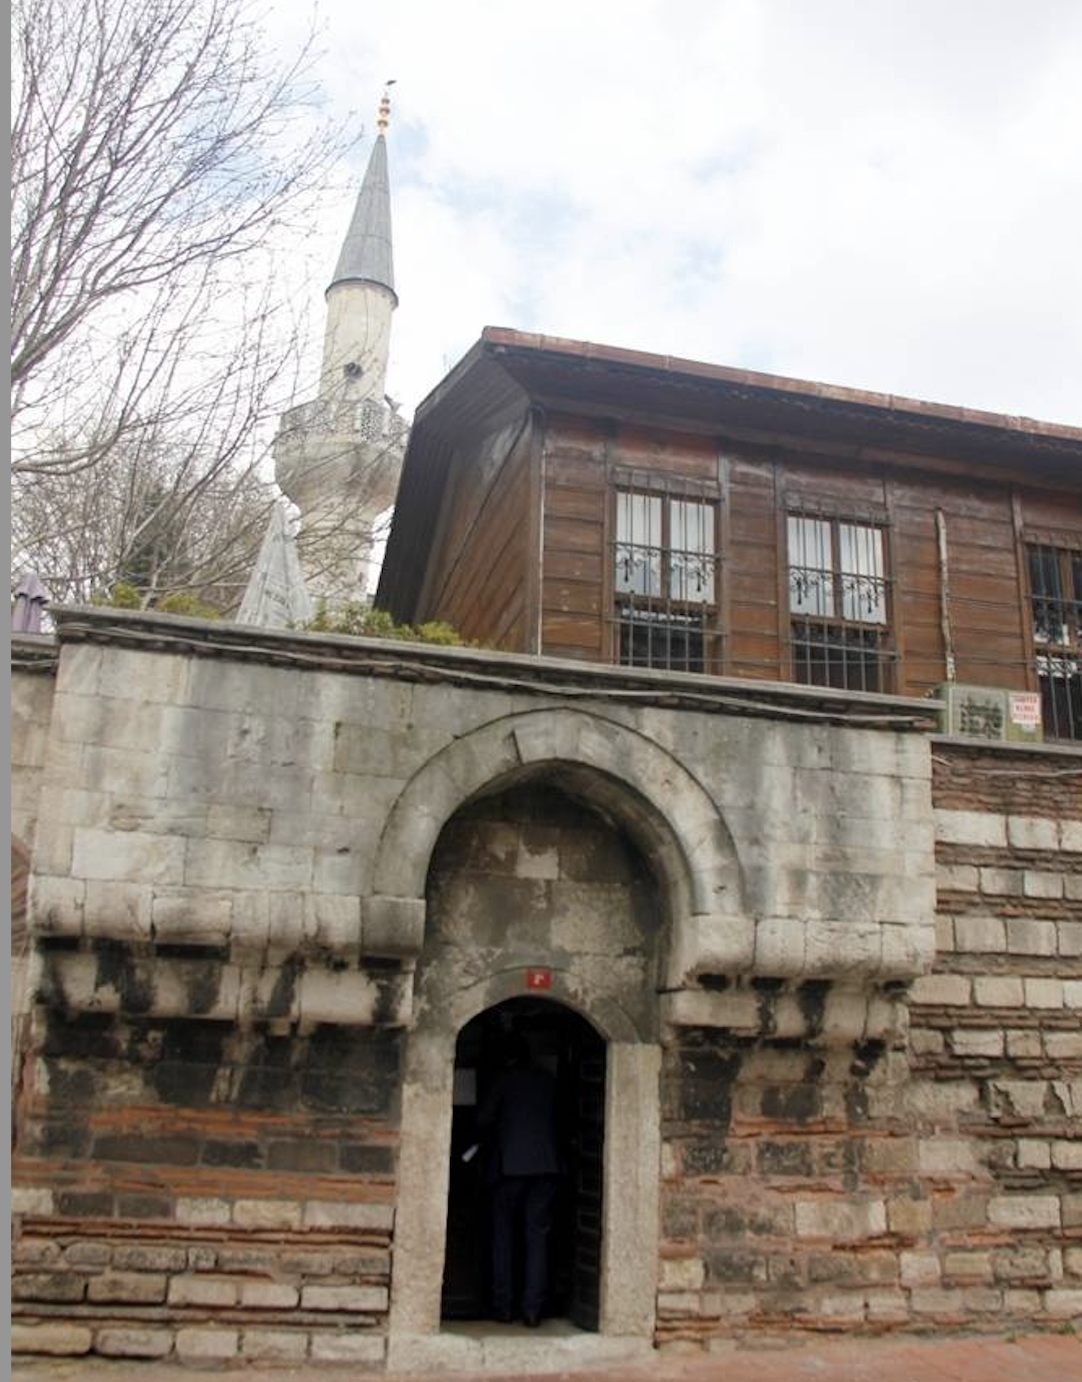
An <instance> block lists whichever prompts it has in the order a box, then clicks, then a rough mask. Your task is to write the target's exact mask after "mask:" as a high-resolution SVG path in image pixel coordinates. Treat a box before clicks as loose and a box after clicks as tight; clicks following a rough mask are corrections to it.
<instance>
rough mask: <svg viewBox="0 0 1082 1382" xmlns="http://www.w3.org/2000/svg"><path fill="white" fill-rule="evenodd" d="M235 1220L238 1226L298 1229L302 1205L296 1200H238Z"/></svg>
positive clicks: (234, 1209) (235, 1204) (234, 1212)
mask: <svg viewBox="0 0 1082 1382" xmlns="http://www.w3.org/2000/svg"><path fill="white" fill-rule="evenodd" d="M233 1222H234V1223H235V1224H236V1225H237V1227H238V1228H268V1229H272V1228H280V1229H296V1228H300V1226H301V1206H300V1204H298V1203H297V1201H296V1200H237V1201H235V1203H234V1205H233Z"/></svg>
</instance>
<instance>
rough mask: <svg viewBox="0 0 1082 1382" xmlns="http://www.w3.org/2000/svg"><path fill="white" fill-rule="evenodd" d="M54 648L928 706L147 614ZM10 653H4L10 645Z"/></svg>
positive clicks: (731, 705) (442, 677)
mask: <svg viewBox="0 0 1082 1382" xmlns="http://www.w3.org/2000/svg"><path fill="white" fill-rule="evenodd" d="M50 612H51V614H52V617H53V619H54V621H55V623H56V626H57V636H58V639H59V642H60V644H61V645H63V644H64V643H82V642H89V643H97V644H109V645H112V646H116V647H123V648H140V649H144V650H146V651H149V652H169V653H178V654H187V655H190V656H195V657H219V658H225V659H229V660H231V661H254V662H260V663H264V664H270V665H273V666H280V667H295V668H307V669H311V670H314V671H324V672H339V673H344V674H347V675H348V674H353V675H368V676H390V677H396V678H400V679H403V680H417V681H445V682H448V683H451V684H456V685H463V686H471V687H475V688H477V689H484V687H486V686H491V687H494V688H498V689H500V690H507V689H509V688H510V689H517V690H523V691H530V692H534V693H537V694H542V695H551V696H558V697H561V698H564V699H567V698H573V699H578V698H593V699H597V698H605V699H611V700H619V701H624V702H633V703H638V704H643V705H657V706H664V707H667V708H673V709H680V708H685V709H694V710H700V711H707V712H709V711H719V712H735V713H738V714H741V715H758V716H765V717H768V718H774V719H783V720H789V721H793V722H798V723H799V722H804V723H817V724H824V723H826V724H845V725H850V726H853V727H861V728H878V729H890V730H896V731H913V732H926V731H928V730H930V729H933V728H934V727H935V725H936V723H937V719H936V717H937V714H938V712H939V711H940V710H941V709H942V704H941V702H939V701H937V700H932V699H930V698H928V699H921V700H918V699H915V698H913V697H909V696H888V695H880V694H873V693H867V692H857V691H835V690H832V689H828V688H824V687H808V686H799V685H796V684H794V683H789V682H772V681H752V680H748V679H744V678H738V677H713V676H706V675H705V674H703V673H697V672H689V673H681V672H665V671H655V670H653V669H638V668H628V667H615V666H608V665H605V664H597V663H584V662H577V661H574V660H570V659H562V658H551V657H540V656H529V655H525V654H521V653H507V652H497V651H495V650H493V649H490V648H469V647H465V648H456V647H442V646H437V645H432V644H424V643H409V642H405V641H400V640H397V639H393V640H392V639H380V638H353V637H348V636H346V635H328V634H312V633H302V632H298V631H296V630H277V629H261V628H254V627H250V626H248V625H244V624H233V623H226V622H218V621H210V620H202V619H188V618H182V617H180V616H177V615H170V614H158V613H156V612H154V613H151V612H146V611H130V610H116V609H100V608H96V607H92V606H70V607H58V608H56V609H53V610H52V611H50ZM13 652H14V647H13Z"/></svg>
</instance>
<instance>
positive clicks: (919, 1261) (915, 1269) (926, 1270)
mask: <svg viewBox="0 0 1082 1382" xmlns="http://www.w3.org/2000/svg"><path fill="white" fill-rule="evenodd" d="M898 1263H899V1268H900V1270H901V1277H902V1285H903V1286H934V1285H937V1284H938V1282H939V1279H940V1276H941V1275H942V1272H941V1269H940V1265H939V1258H938V1257H937V1256H936V1254H935V1253H934V1252H903V1253H901V1254H899V1258H898Z"/></svg>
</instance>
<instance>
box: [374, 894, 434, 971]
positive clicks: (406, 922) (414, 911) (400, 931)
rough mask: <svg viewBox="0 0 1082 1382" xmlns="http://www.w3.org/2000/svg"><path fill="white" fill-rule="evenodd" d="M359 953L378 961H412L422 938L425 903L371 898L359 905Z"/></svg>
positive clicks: (404, 898) (399, 899)
mask: <svg viewBox="0 0 1082 1382" xmlns="http://www.w3.org/2000/svg"><path fill="white" fill-rule="evenodd" d="M361 911H362V925H361V952H362V954H364V955H371V956H373V957H375V958H379V959H393V960H401V959H406V960H412V959H416V958H417V956H418V955H419V954H420V953H421V945H422V944H423V942H424V938H425V903H424V899H423V898H419V897H386V896H382V895H379V894H377V895H375V896H373V897H369V898H366V899H365V900H364V902H363V903H362V909H361Z"/></svg>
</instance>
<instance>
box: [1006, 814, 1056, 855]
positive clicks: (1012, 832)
mask: <svg viewBox="0 0 1082 1382" xmlns="http://www.w3.org/2000/svg"><path fill="white" fill-rule="evenodd" d="M1059 838H1060V837H1059V829H1058V827H1057V825H1056V822H1055V821H1050V820H1047V819H1046V818H1045V817H1043V816H1008V817H1007V843H1008V844H1009V845H1010V847H1011V848H1012V849H1047V850H1054V849H1058V848H1059Z"/></svg>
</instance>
